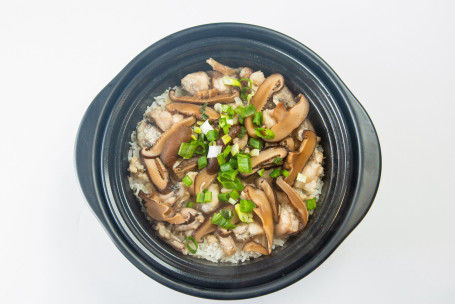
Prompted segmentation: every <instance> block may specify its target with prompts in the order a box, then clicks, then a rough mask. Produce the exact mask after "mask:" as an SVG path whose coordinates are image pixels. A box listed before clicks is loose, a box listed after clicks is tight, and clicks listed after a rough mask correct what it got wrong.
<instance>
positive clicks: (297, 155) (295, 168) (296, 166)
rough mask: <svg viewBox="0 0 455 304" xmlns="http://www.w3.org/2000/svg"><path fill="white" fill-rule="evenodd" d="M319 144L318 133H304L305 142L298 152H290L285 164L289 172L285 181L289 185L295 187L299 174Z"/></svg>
mask: <svg viewBox="0 0 455 304" xmlns="http://www.w3.org/2000/svg"><path fill="white" fill-rule="evenodd" d="M316 144H317V136H316V133H314V132H313V131H310V130H305V131H304V132H303V141H302V143H301V144H300V148H299V150H298V151H297V152H290V153H289V154H288V157H287V158H286V162H285V163H284V167H285V168H286V169H287V170H289V175H288V176H287V177H286V178H285V179H284V180H285V181H286V183H288V184H289V185H291V186H292V185H293V184H294V182H295V179H296V177H297V174H299V173H300V172H301V171H302V170H303V168H304V167H305V165H306V163H307V162H308V160H309V159H310V157H311V155H312V154H313V151H314V149H315V148H316Z"/></svg>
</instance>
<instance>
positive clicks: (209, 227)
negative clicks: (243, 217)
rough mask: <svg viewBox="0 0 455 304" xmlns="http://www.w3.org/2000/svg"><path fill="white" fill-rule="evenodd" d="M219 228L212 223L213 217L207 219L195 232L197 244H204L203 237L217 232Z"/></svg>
mask: <svg viewBox="0 0 455 304" xmlns="http://www.w3.org/2000/svg"><path fill="white" fill-rule="evenodd" d="M217 227H218V226H217V225H215V224H213V223H212V217H206V219H205V221H204V223H202V225H201V226H199V228H197V229H196V230H194V232H193V233H192V235H193V237H194V239H195V240H196V242H198V243H201V242H202V237H203V236H204V235H206V234H209V233H212V232H213V231H215V230H216V228H217Z"/></svg>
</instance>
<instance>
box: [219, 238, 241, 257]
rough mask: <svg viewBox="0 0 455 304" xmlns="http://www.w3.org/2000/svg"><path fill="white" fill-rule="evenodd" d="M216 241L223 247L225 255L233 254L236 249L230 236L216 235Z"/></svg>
mask: <svg viewBox="0 0 455 304" xmlns="http://www.w3.org/2000/svg"><path fill="white" fill-rule="evenodd" d="M217 237H218V241H219V242H220V245H221V248H223V251H224V254H225V255H227V256H231V255H233V254H234V253H235V252H236V251H237V246H235V242H234V239H233V238H232V236H228V237H221V236H217Z"/></svg>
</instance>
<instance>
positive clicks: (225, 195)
mask: <svg viewBox="0 0 455 304" xmlns="http://www.w3.org/2000/svg"><path fill="white" fill-rule="evenodd" d="M218 199H219V200H220V201H222V202H227V201H229V193H219V194H218Z"/></svg>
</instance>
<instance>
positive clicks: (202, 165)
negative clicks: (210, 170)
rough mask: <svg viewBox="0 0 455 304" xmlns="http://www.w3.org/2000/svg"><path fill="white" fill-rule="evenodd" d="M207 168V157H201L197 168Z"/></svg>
mask: <svg viewBox="0 0 455 304" xmlns="http://www.w3.org/2000/svg"><path fill="white" fill-rule="evenodd" d="M205 167H207V156H205V155H204V156H201V157H199V159H198V160H197V168H198V169H199V170H201V169H204V168H205Z"/></svg>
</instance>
